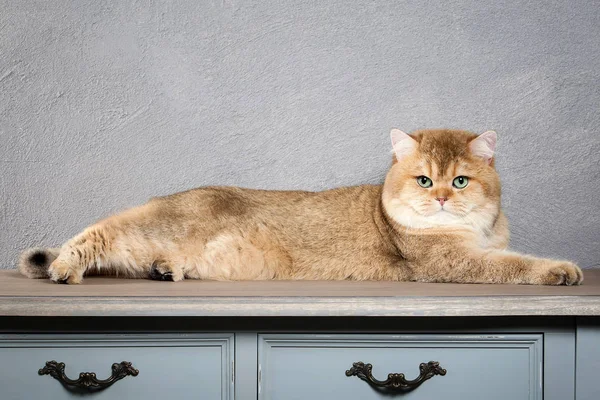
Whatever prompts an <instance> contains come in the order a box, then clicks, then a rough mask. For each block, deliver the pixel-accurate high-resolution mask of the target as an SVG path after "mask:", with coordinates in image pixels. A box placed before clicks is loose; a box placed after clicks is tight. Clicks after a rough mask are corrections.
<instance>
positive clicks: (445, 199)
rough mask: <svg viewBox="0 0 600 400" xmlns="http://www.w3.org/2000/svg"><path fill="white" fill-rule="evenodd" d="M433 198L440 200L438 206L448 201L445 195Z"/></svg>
mask: <svg viewBox="0 0 600 400" xmlns="http://www.w3.org/2000/svg"><path fill="white" fill-rule="evenodd" d="M435 199H436V200H437V201H439V202H440V206H443V205H444V203H445V202H447V201H448V198H447V197H436V198H435Z"/></svg>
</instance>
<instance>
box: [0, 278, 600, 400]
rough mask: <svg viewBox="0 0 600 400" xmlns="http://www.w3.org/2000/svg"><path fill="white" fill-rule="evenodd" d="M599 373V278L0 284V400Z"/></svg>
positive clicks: (480, 392)
mask: <svg viewBox="0 0 600 400" xmlns="http://www.w3.org/2000/svg"><path fill="white" fill-rule="evenodd" d="M52 361H56V363H55V364H52V363H50V367H48V369H47V370H46V372H48V373H42V374H40V373H39V371H40V369H43V368H44V367H45V366H46V363H48V362H52ZM123 361H125V362H128V363H131V364H130V366H128V365H129V364H125V365H126V367H122V364H120V363H121V362H123ZM60 363H63V364H64V376H61V374H60V373H58V372H56V371H57V370H60V368H58V366H60V365H62V364H60ZM113 365H116V367H115V369H113ZM368 365H370V367H368ZM120 366H121V367H120ZM127 366H128V367H127ZM120 368H121V369H120ZM128 368H131V369H128ZM50 371H54V375H55V376H53V375H52V372H50ZM115 371H116V372H115ZM123 371H125V372H126V373H125V375H122V373H123ZM598 371H600V271H589V272H587V271H586V280H585V283H584V285H582V286H580V287H568V288H567V287H563V288H553V287H533V286H530V287H527V286H510V285H506V286H503V285H453V284H417V283H406V282H273V281H271V282H202V281H194V282H190V281H184V282H178V283H166V282H154V281H144V280H124V279H108V278H92V277H90V278H87V279H86V280H85V281H84V284H82V285H78V286H70V285H68V286H67V285H54V284H51V283H49V282H48V281H44V280H27V279H25V278H22V277H20V276H19V275H17V274H16V273H13V272H2V271H0V400H33V399H44V400H67V399H69V400H72V399H92V400H104V399H127V400H138V399H144V400H152V399H161V400H162V399H166V400H183V399H186V400H187V399H192V400H194V399H198V400H225V399H227V400H296V399H298V400H309V399H310V400H337V399H340V400H358V399H360V400H384V399H390V400H391V399H402V400H407V399H409V400H430V399H448V400H459V399H460V400H482V399H485V400H600V379H599V378H598V377H599V376H600V375H599V372H598ZM43 372H44V371H43ZM81 373H83V375H82V378H81V380H80V381H78V379H80V374H81ZM85 373H94V374H95V377H94V376H91V375H89V374H88V375H86V374H85ZM390 374H391V375H390ZM400 374H404V375H400ZM113 375H114V376H116V377H117V378H120V379H118V380H116V381H114V382H113V383H112V385H110V386H107V387H98V388H91V389H90V388H86V387H84V388H81V387H77V386H78V385H81V384H85V383H87V382H92V383H93V384H98V383H97V382H98V381H103V380H106V379H109V377H111V376H113ZM57 377H58V378H60V379H56V378H57ZM111 379H112V378H111ZM115 379H116V378H115ZM61 380H62V381H61ZM415 380H416V382H414V381H415ZM411 381H413V382H411ZM108 383H110V382H108ZM102 385H104V383H102ZM84 386H85V385H84Z"/></svg>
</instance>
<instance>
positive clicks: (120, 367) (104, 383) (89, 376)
mask: <svg viewBox="0 0 600 400" xmlns="http://www.w3.org/2000/svg"><path fill="white" fill-rule="evenodd" d="M139 373H140V371H138V370H137V369H135V368H133V367H132V366H131V363H130V362H127V361H122V362H120V363H118V364H117V363H114V364H113V365H112V374H111V376H110V377H109V378H107V379H97V378H96V374H95V373H94V372H81V373H80V374H79V379H69V378H68V377H67V375H65V363H62V362H56V361H47V362H46V365H45V366H44V368H42V369H40V370H39V371H38V374H40V375H50V376H51V377H53V378H54V379H56V380H58V381H59V382H60V383H62V384H63V385H67V386H75V387H78V388H85V389H105V388H107V387H109V386H110V385H112V384H113V383H115V382H116V381H118V380H120V379H123V378H125V377H126V376H129V375H131V376H137V375H138V374H139Z"/></svg>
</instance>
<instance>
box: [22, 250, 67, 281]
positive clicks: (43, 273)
mask: <svg viewBox="0 0 600 400" xmlns="http://www.w3.org/2000/svg"><path fill="white" fill-rule="evenodd" d="M59 253H60V249H58V248H56V249H52V248H47V249H45V248H39V247H35V248H32V249H27V250H25V251H24V252H23V253H21V258H20V259H19V266H18V268H19V272H21V273H22V274H23V275H25V276H26V277H28V278H32V279H43V278H48V267H49V266H50V264H51V263H52V261H54V260H56V257H58V255H59Z"/></svg>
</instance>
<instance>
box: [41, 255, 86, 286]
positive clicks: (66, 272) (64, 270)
mask: <svg viewBox="0 0 600 400" xmlns="http://www.w3.org/2000/svg"><path fill="white" fill-rule="evenodd" d="M48 276H49V277H50V279H51V280H52V281H54V282H56V283H68V284H70V285H72V284H77V283H81V281H82V280H83V272H79V271H78V270H77V268H74V267H73V265H71V264H69V263H68V262H65V261H62V260H58V259H56V260H54V261H53V262H52V264H50V266H49V267H48Z"/></svg>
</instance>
